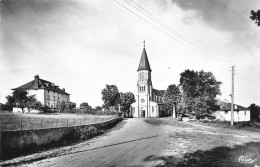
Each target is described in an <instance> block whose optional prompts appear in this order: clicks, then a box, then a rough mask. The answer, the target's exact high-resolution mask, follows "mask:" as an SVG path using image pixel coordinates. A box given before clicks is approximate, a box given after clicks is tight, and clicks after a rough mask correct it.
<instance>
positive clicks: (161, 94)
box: [153, 89, 165, 96]
mask: <svg viewBox="0 0 260 167" xmlns="http://www.w3.org/2000/svg"><path fill="white" fill-rule="evenodd" d="M164 92H165V90H157V89H153V94H154V95H157V96H163V95H164Z"/></svg>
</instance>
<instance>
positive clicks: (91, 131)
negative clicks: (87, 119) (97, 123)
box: [74, 126, 98, 141]
mask: <svg viewBox="0 0 260 167" xmlns="http://www.w3.org/2000/svg"><path fill="white" fill-rule="evenodd" d="M97 133H98V129H97V128H96V127H94V126H89V127H84V128H77V129H76V133H75V134H74V136H75V137H76V138H78V139H79V140H80V141H83V140H86V139H88V138H90V137H93V136H95V135H96V134H97Z"/></svg>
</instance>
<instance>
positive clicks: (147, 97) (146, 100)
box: [131, 46, 164, 118]
mask: <svg viewBox="0 0 260 167" xmlns="http://www.w3.org/2000/svg"><path fill="white" fill-rule="evenodd" d="M151 72H152V70H151V67H150V64H149V61H148V57H147V54H146V49H145V46H144V48H143V52H142V56H141V60H140V63H139V67H138V70H137V73H138V79H137V86H136V94H135V99H136V102H135V103H133V104H132V105H131V112H132V115H133V117H136V118H139V117H159V116H160V106H161V105H162V100H163V94H164V90H156V89H153V85H152V76H151Z"/></svg>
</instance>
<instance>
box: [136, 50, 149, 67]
mask: <svg viewBox="0 0 260 167" xmlns="http://www.w3.org/2000/svg"><path fill="white" fill-rule="evenodd" d="M140 70H148V71H152V70H151V67H150V64H149V61H148V57H147V54H146V50H145V47H144V49H143V53H142V56H141V60H140V63H139V67H138V70H137V71H140Z"/></svg>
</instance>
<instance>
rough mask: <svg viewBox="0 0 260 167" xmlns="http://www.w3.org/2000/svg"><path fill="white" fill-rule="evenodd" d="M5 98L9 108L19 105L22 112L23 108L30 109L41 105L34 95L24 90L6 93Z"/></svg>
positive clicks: (38, 107)
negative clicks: (10, 93)
mask: <svg viewBox="0 0 260 167" xmlns="http://www.w3.org/2000/svg"><path fill="white" fill-rule="evenodd" d="M6 99H7V102H6V104H5V105H6V106H8V108H9V109H10V110H12V108H13V107H19V108H22V111H23V112H24V108H28V109H29V111H30V109H40V107H42V104H41V103H40V102H39V101H37V100H36V99H35V95H29V94H28V92H27V91H25V90H14V91H13V93H12V95H8V96H7V97H6Z"/></svg>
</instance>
